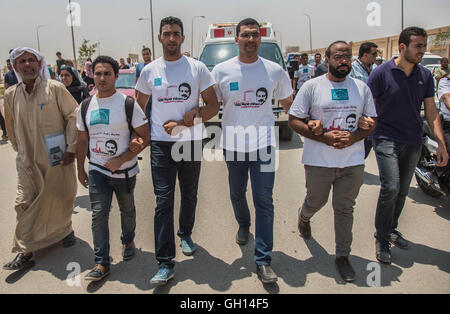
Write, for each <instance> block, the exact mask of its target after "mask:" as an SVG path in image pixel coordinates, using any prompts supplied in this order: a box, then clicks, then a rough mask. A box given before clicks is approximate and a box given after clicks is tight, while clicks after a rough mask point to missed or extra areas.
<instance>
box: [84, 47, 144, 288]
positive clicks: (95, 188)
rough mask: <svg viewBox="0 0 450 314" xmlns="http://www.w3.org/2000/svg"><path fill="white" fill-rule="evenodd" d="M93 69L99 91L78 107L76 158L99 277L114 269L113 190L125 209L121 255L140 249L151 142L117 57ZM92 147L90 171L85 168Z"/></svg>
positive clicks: (93, 273) (102, 58)
mask: <svg viewBox="0 0 450 314" xmlns="http://www.w3.org/2000/svg"><path fill="white" fill-rule="evenodd" d="M93 71H94V82H95V86H96V87H97V90H98V92H97V94H96V95H94V96H92V97H90V98H88V99H86V100H85V101H83V102H82V103H81V108H80V110H79V111H78V118H77V128H78V142H77V163H78V180H79V181H80V183H81V184H82V185H83V186H84V187H85V188H88V187H89V198H90V201H91V208H92V235H93V240H94V255H95V267H94V268H93V269H92V270H91V271H90V272H89V273H88V274H87V276H86V277H85V279H86V280H92V281H97V280H100V279H102V278H103V277H105V276H106V275H108V274H109V269H110V264H111V260H110V257H109V228H108V220H109V212H110V210H111V201H112V197H113V194H115V195H116V197H117V202H118V204H119V208H120V215H121V223H122V235H121V241H122V245H123V247H122V257H123V259H124V260H129V259H131V258H132V257H133V256H134V254H135V244H134V236H135V228H136V208H135V205H134V187H135V185H136V175H137V173H138V172H139V167H138V164H137V155H138V153H139V152H141V151H142V150H143V149H144V148H145V147H147V146H148V144H149V142H150V135H149V131H148V125H147V119H146V118H145V115H144V112H143V111H142V109H141V108H140V107H139V105H138V104H137V103H136V102H135V101H134V100H133V98H131V97H129V98H127V97H126V96H124V95H122V94H121V93H118V92H117V91H116V88H115V83H116V80H117V78H118V77H119V64H118V63H117V61H115V60H114V59H112V58H111V57H107V56H99V57H97V58H96V59H95V60H94V63H93ZM127 106H128V107H127ZM130 112H132V117H130V116H129V114H130ZM132 132H135V133H137V135H138V136H139V137H140V138H142V140H143V143H142V145H141V147H140V148H139V149H137V150H136V151H130V150H129V149H128V147H129V146H130V137H131V133H132ZM88 152H89V155H90V161H89V164H90V165H89V175H87V174H86V171H85V168H84V163H85V159H86V155H87V154H88Z"/></svg>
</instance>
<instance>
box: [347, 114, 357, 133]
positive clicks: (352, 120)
mask: <svg viewBox="0 0 450 314" xmlns="http://www.w3.org/2000/svg"><path fill="white" fill-rule="evenodd" d="M345 122H347V129H348V130H349V131H354V130H356V114H354V113H352V114H351V115H349V116H347V119H345Z"/></svg>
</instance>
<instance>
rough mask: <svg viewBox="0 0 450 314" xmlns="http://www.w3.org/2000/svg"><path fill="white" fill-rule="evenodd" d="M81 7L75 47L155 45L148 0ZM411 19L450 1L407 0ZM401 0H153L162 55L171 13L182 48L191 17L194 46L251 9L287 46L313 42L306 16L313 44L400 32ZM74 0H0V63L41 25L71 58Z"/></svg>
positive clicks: (432, 17)
mask: <svg viewBox="0 0 450 314" xmlns="http://www.w3.org/2000/svg"><path fill="white" fill-rule="evenodd" d="M75 2H77V3H79V4H80V8H81V12H80V13H81V14H80V17H81V26H79V27H74V31H75V45H76V49H77V56H78V47H79V45H80V44H81V42H82V40H83V39H88V40H91V42H95V41H100V49H101V53H102V54H106V55H110V56H113V57H115V58H120V57H126V56H127V55H128V53H129V52H131V53H139V54H140V50H141V48H142V46H143V45H146V46H150V47H151V32H150V22H149V21H148V20H144V21H138V18H147V19H149V18H150V4H149V3H150V1H149V0H77V1H75ZM371 2H376V3H378V4H379V5H380V8H381V15H380V16H381V18H380V26H372V27H371V26H369V25H368V24H367V17H368V15H369V14H370V13H371V12H370V11H368V10H367V6H368V4H369V3H371ZM404 2H405V27H406V26H412V25H417V26H421V27H424V28H427V29H428V28H435V27H439V26H447V25H450V18H449V15H448V13H449V12H450V1H448V0H427V1H423V0H404ZM400 4H401V0H376V1H375V0H374V1H372V0H337V1H336V0H153V19H154V31H155V50H156V56H161V46H160V43H159V42H158V40H157V33H158V32H159V23H160V20H161V19H162V18H163V17H166V16H169V15H173V16H176V17H179V18H181V19H182V21H183V23H184V28H185V35H186V40H185V43H184V44H183V47H182V50H183V51H187V50H190V43H191V22H192V18H193V17H194V16H199V15H205V16H206V18H204V19H202V18H196V19H195V24H194V34H195V36H194V51H195V54H196V55H197V54H198V52H199V51H200V49H201V42H202V38H204V36H205V34H206V32H207V30H208V25H209V24H211V23H218V22H238V21H240V20H241V19H243V18H246V17H253V18H255V19H256V20H258V21H268V22H272V23H273V26H274V28H275V30H276V31H278V32H280V33H281V38H279V39H281V41H282V45H283V50H284V48H285V47H286V46H300V48H301V49H309V29H308V19H307V17H306V16H304V15H302V13H307V14H309V15H310V16H311V20H312V42H313V48H321V47H326V46H328V45H329V44H330V43H331V42H333V41H335V40H347V41H359V40H365V39H373V38H378V37H384V36H389V35H396V34H398V33H399V32H400V29H401V15H400V9H401V5H400ZM67 5H68V0H13V1H7V0H0V12H1V18H0V29H1V30H2V33H1V37H0V38H1V39H0V40H1V45H0V47H1V49H0V64H1V65H2V66H4V64H5V60H6V59H7V58H8V51H9V49H11V48H14V47H17V46H29V47H33V48H36V49H37V35H36V28H37V26H38V25H45V26H44V27H41V28H40V29H39V38H40V47H41V52H42V53H43V54H44V55H45V57H46V59H47V63H51V64H54V63H55V59H56V57H55V53H56V51H61V52H62V54H63V57H65V58H70V59H73V52H72V38H71V32H70V27H68V26H67V24H66V19H67V17H68V15H69V12H68V11H67V10H66V8H67Z"/></svg>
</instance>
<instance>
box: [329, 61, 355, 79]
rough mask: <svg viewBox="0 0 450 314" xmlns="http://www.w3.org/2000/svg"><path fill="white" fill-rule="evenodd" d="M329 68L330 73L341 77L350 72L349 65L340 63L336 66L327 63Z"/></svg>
mask: <svg viewBox="0 0 450 314" xmlns="http://www.w3.org/2000/svg"><path fill="white" fill-rule="evenodd" d="M345 69H346V70H345ZM329 70H330V73H331V74H332V75H333V76H334V77H337V78H339V79H342V78H345V77H346V76H347V75H348V74H349V73H350V70H351V67H350V66H348V65H341V66H339V67H337V68H336V67H334V66H332V65H331V64H329Z"/></svg>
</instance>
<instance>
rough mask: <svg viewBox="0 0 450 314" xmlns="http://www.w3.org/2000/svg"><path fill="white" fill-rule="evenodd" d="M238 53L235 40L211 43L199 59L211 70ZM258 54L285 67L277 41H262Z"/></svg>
mask: <svg viewBox="0 0 450 314" xmlns="http://www.w3.org/2000/svg"><path fill="white" fill-rule="evenodd" d="M237 55H238V46H237V45H236V44H235V43H234V42H230V43H221V44H210V45H206V46H205V48H204V49H203V51H202V54H201V56H200V59H199V60H200V61H201V62H203V63H204V64H205V65H206V66H207V67H208V69H209V70H210V71H211V70H212V69H213V68H214V67H215V66H216V65H217V64H219V63H221V62H224V61H227V60H228V59H231V58H233V57H235V56H237ZM258 55H259V56H261V57H263V58H265V59H268V60H270V61H273V62H275V63H278V64H279V65H280V66H281V67H283V69H284V68H285V65H284V60H283V56H282V55H281V51H280V48H278V45H277V44H275V43H264V42H263V43H261V46H260V47H259V50H258Z"/></svg>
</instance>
